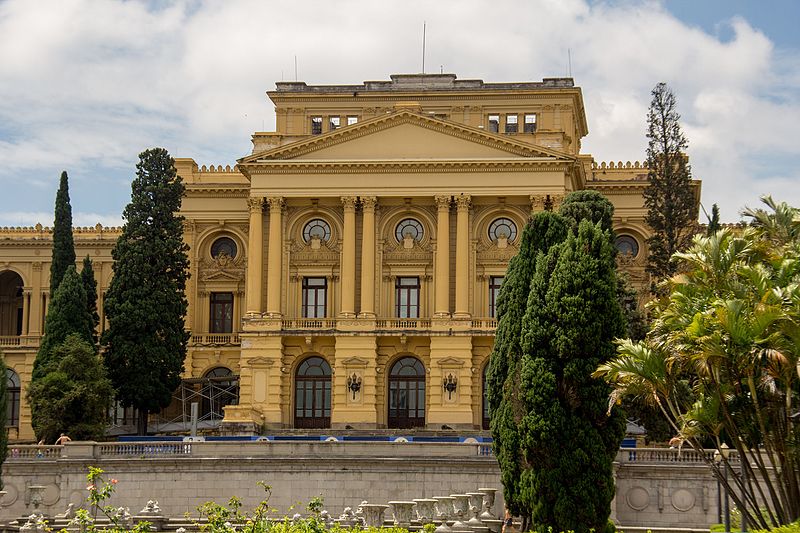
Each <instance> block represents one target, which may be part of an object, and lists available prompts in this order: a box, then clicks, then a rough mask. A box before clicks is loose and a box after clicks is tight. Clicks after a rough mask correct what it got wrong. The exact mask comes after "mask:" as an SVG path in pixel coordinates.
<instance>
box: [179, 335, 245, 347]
mask: <svg viewBox="0 0 800 533" xmlns="http://www.w3.org/2000/svg"><path fill="white" fill-rule="evenodd" d="M190 342H191V344H193V345H196V346H236V345H238V344H239V334H238V333H200V334H197V335H192V338H191V339H190Z"/></svg>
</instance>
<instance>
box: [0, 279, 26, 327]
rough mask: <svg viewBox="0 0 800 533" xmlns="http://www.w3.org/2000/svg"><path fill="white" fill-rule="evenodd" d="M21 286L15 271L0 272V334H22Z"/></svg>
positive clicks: (20, 280)
mask: <svg viewBox="0 0 800 533" xmlns="http://www.w3.org/2000/svg"><path fill="white" fill-rule="evenodd" d="M22 286H23V283H22V278H21V277H20V276H19V274H17V273H16V272H12V271H10V270H6V271H5V272H2V273H0V335H22Z"/></svg>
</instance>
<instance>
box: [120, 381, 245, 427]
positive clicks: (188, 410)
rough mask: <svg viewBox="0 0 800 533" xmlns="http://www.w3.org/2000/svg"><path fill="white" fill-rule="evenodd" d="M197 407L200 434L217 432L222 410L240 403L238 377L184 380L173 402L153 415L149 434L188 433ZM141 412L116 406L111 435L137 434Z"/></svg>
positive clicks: (222, 413)
mask: <svg viewBox="0 0 800 533" xmlns="http://www.w3.org/2000/svg"><path fill="white" fill-rule="evenodd" d="M193 403H197V404H198V418H197V429H198V431H202V432H208V431H214V430H215V429H217V428H218V427H219V424H220V422H221V421H222V419H223V418H224V416H225V413H224V411H223V407H225V406H226V405H236V404H238V403H239V376H237V375H228V376H215V377H203V378H190V379H184V380H182V381H181V384H180V386H179V387H178V389H177V390H176V391H175V393H174V394H173V395H172V403H170V405H169V406H168V407H166V408H165V409H162V410H161V411H160V412H158V413H152V414H151V415H150V418H149V421H148V431H149V432H153V433H161V434H164V433H188V432H189V431H190V430H191V428H192V419H191V418H192V404H193ZM137 418H138V413H137V411H136V409H133V408H130V407H129V408H122V407H119V406H115V408H114V409H112V412H111V416H110V419H111V420H110V426H109V429H108V432H107V434H108V435H109V436H119V435H133V434H136V421H137Z"/></svg>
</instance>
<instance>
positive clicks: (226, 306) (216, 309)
mask: <svg viewBox="0 0 800 533" xmlns="http://www.w3.org/2000/svg"><path fill="white" fill-rule="evenodd" d="M210 314H211V325H210V330H209V331H210V333H231V332H233V293H232V292H212V293H211V313H210Z"/></svg>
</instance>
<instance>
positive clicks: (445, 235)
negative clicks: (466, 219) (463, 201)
mask: <svg viewBox="0 0 800 533" xmlns="http://www.w3.org/2000/svg"><path fill="white" fill-rule="evenodd" d="M435 272H436V279H435V281H434V284H435V291H436V292H435V297H434V304H433V315H434V317H436V318H448V317H449V316H450V196H447V195H439V196H436V271H435Z"/></svg>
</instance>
